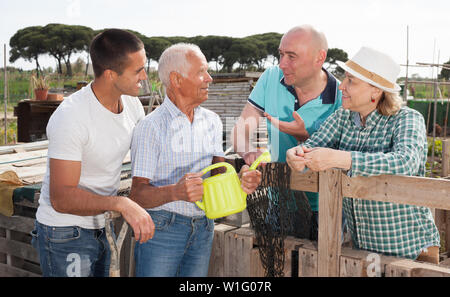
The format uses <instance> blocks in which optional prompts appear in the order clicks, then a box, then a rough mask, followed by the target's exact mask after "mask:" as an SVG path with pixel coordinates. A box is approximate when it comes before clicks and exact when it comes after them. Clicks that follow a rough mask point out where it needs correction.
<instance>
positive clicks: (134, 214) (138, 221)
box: [119, 197, 155, 243]
mask: <svg viewBox="0 0 450 297" xmlns="http://www.w3.org/2000/svg"><path fill="white" fill-rule="evenodd" d="M120 198H121V204H120V205H121V206H120V209H119V212H120V213H121V214H122V216H123V218H124V219H125V221H127V223H128V224H129V225H130V226H131V228H132V229H133V232H134V238H135V240H136V241H139V242H140V243H144V242H146V241H147V240H149V239H151V238H153V235H154V234H155V224H154V223H153V220H152V218H151V217H150V215H149V214H148V212H147V211H146V210H145V209H144V208H142V207H140V206H139V205H138V204H137V203H136V202H134V201H133V200H131V199H129V198H127V197H120Z"/></svg>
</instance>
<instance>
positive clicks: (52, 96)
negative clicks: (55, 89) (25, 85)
mask: <svg viewBox="0 0 450 297" xmlns="http://www.w3.org/2000/svg"><path fill="white" fill-rule="evenodd" d="M47 100H48V101H62V100H64V97H63V94H57V93H48V95H47Z"/></svg>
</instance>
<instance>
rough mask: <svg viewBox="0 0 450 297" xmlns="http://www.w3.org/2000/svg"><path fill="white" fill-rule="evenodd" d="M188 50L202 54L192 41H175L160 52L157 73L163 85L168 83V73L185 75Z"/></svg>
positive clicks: (187, 63)
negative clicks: (175, 42)
mask: <svg viewBox="0 0 450 297" xmlns="http://www.w3.org/2000/svg"><path fill="white" fill-rule="evenodd" d="M190 52H194V53H197V54H200V56H204V55H203V53H202V51H201V50H200V48H199V47H198V46H197V45H195V44H192V43H177V44H174V45H171V46H170V47H168V48H167V49H165V50H164V52H163V53H162V54H161V57H160V58H159V62H158V75H159V79H160V80H161V82H162V84H163V85H164V86H165V87H168V86H169V85H170V73H172V72H174V71H175V72H178V73H179V74H181V75H182V76H183V77H186V76H187V74H188V72H189V69H190V67H191V64H190V63H189V61H188V59H187V56H188V54H189V53H190Z"/></svg>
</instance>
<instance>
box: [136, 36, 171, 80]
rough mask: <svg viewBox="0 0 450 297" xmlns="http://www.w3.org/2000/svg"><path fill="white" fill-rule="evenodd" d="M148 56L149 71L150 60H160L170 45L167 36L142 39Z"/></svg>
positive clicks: (148, 67)
mask: <svg viewBox="0 0 450 297" xmlns="http://www.w3.org/2000/svg"><path fill="white" fill-rule="evenodd" d="M142 42H143V43H144V47H145V55H146V56H147V60H148V61H147V63H148V65H147V72H148V71H149V70H150V61H151V60H153V61H156V62H158V60H159V57H160V56H161V54H162V53H163V51H164V50H165V49H166V48H168V47H169V46H170V44H171V43H170V41H169V40H167V38H165V37H150V38H149V37H144V38H143V39H142Z"/></svg>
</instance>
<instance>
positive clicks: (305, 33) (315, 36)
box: [283, 25, 328, 52]
mask: <svg viewBox="0 0 450 297" xmlns="http://www.w3.org/2000/svg"><path fill="white" fill-rule="evenodd" d="M287 36H289V37H294V36H295V37H298V38H299V39H301V40H302V42H305V43H308V44H309V45H310V46H311V48H312V49H313V50H317V51H319V50H324V51H325V52H327V51H328V42H327V38H326V37H325V34H323V32H320V31H318V30H316V29H315V28H314V27H312V26H310V25H301V26H296V27H294V28H292V29H290V30H289V31H288V32H286V34H284V35H283V38H285V37H287Z"/></svg>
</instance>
